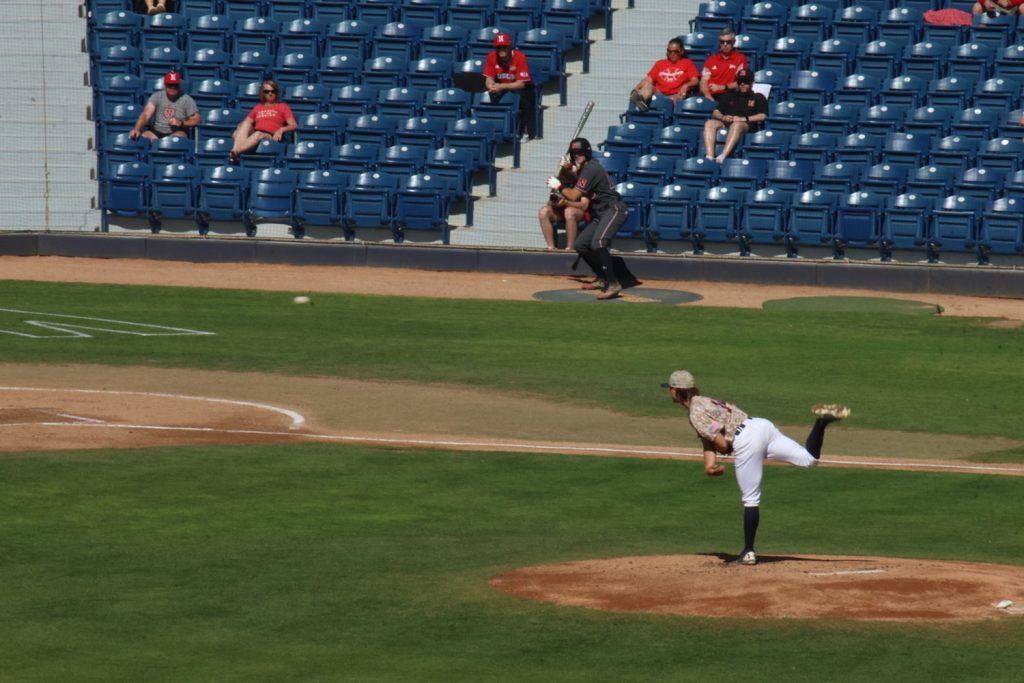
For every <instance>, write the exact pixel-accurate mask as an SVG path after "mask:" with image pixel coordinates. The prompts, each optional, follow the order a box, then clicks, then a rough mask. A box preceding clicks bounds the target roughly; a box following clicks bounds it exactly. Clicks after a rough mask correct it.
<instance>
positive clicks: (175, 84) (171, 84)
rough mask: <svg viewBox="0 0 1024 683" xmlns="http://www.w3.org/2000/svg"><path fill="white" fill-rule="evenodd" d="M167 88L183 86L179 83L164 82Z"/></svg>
mask: <svg viewBox="0 0 1024 683" xmlns="http://www.w3.org/2000/svg"><path fill="white" fill-rule="evenodd" d="M164 87H165V88H180V87H181V86H180V85H178V84H177V83H164Z"/></svg>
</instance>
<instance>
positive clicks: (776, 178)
mask: <svg viewBox="0 0 1024 683" xmlns="http://www.w3.org/2000/svg"><path fill="white" fill-rule="evenodd" d="M813 173H814V163H813V162H810V161H792V160H786V159H774V160H771V161H768V162H767V172H766V176H765V177H766V179H767V181H768V182H767V184H766V185H765V187H774V188H776V189H778V190H781V191H783V192H802V191H803V190H806V189H807V186H808V185H809V184H810V178H811V176H812V174H813Z"/></svg>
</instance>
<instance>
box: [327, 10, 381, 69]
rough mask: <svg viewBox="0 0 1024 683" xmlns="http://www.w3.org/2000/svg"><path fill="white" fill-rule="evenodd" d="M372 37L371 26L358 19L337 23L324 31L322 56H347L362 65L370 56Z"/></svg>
mask: <svg viewBox="0 0 1024 683" xmlns="http://www.w3.org/2000/svg"><path fill="white" fill-rule="evenodd" d="M372 36H373V25H372V24H368V23H367V22H365V21H359V20H358V19H351V20H347V21H339V22H338V23H336V24H333V25H332V26H329V27H328V28H327V29H326V31H325V35H324V56H325V57H330V56H333V55H347V56H349V57H352V58H353V59H356V60H357V61H358V62H359V63H360V64H362V62H363V60H365V59H366V58H367V57H369V56H370V49H369V44H370V39H371V37H372Z"/></svg>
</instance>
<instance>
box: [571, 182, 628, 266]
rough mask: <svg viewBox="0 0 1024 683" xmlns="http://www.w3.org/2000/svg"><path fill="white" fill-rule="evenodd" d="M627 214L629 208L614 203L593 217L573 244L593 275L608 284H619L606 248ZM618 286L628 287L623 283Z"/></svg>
mask: <svg viewBox="0 0 1024 683" xmlns="http://www.w3.org/2000/svg"><path fill="white" fill-rule="evenodd" d="M628 213H629V207H627V206H626V205H625V204H624V203H623V202H616V203H615V204H613V205H612V206H611V207H609V208H608V209H607V210H605V211H603V212H602V213H601V214H600V215H598V216H596V217H593V219H592V220H591V221H590V223H589V224H588V225H587V227H586V228H585V229H584V230H583V232H581V233H580V234H579V235H577V237H576V242H575V243H574V244H573V248H574V249H575V250H576V253H577V254H579V255H580V257H582V258H583V260H584V261H586V262H587V265H588V266H590V269H591V270H593V271H594V274H595V275H596V276H597V277H599V278H601V279H602V280H604V281H605V282H607V283H608V284H612V283H615V282H619V280H618V277H617V276H616V273H615V270H616V269H615V263H614V261H613V259H612V253H611V252H610V251H608V247H609V246H611V243H612V237H614V236H615V233H616V232H618V230H619V228H620V227H621V226H622V224H623V223H625V222H626V216H627V215H628ZM619 284H620V285H626V286H628V285H629V283H624V282H619Z"/></svg>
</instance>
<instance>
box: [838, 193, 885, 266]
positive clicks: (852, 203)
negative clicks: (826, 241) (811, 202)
mask: <svg viewBox="0 0 1024 683" xmlns="http://www.w3.org/2000/svg"><path fill="white" fill-rule="evenodd" d="M885 202H886V196H885V195H880V194H873V193H871V192H853V193H851V194H849V195H847V196H846V197H845V198H844V200H843V202H842V203H840V205H839V208H838V210H837V211H836V221H835V229H834V232H833V234H832V257H833V258H834V259H837V260H838V259H842V258H845V256H846V248H847V247H850V246H854V247H870V246H876V245H878V242H879V239H880V237H881V224H882V215H883V212H884V210H885Z"/></svg>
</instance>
